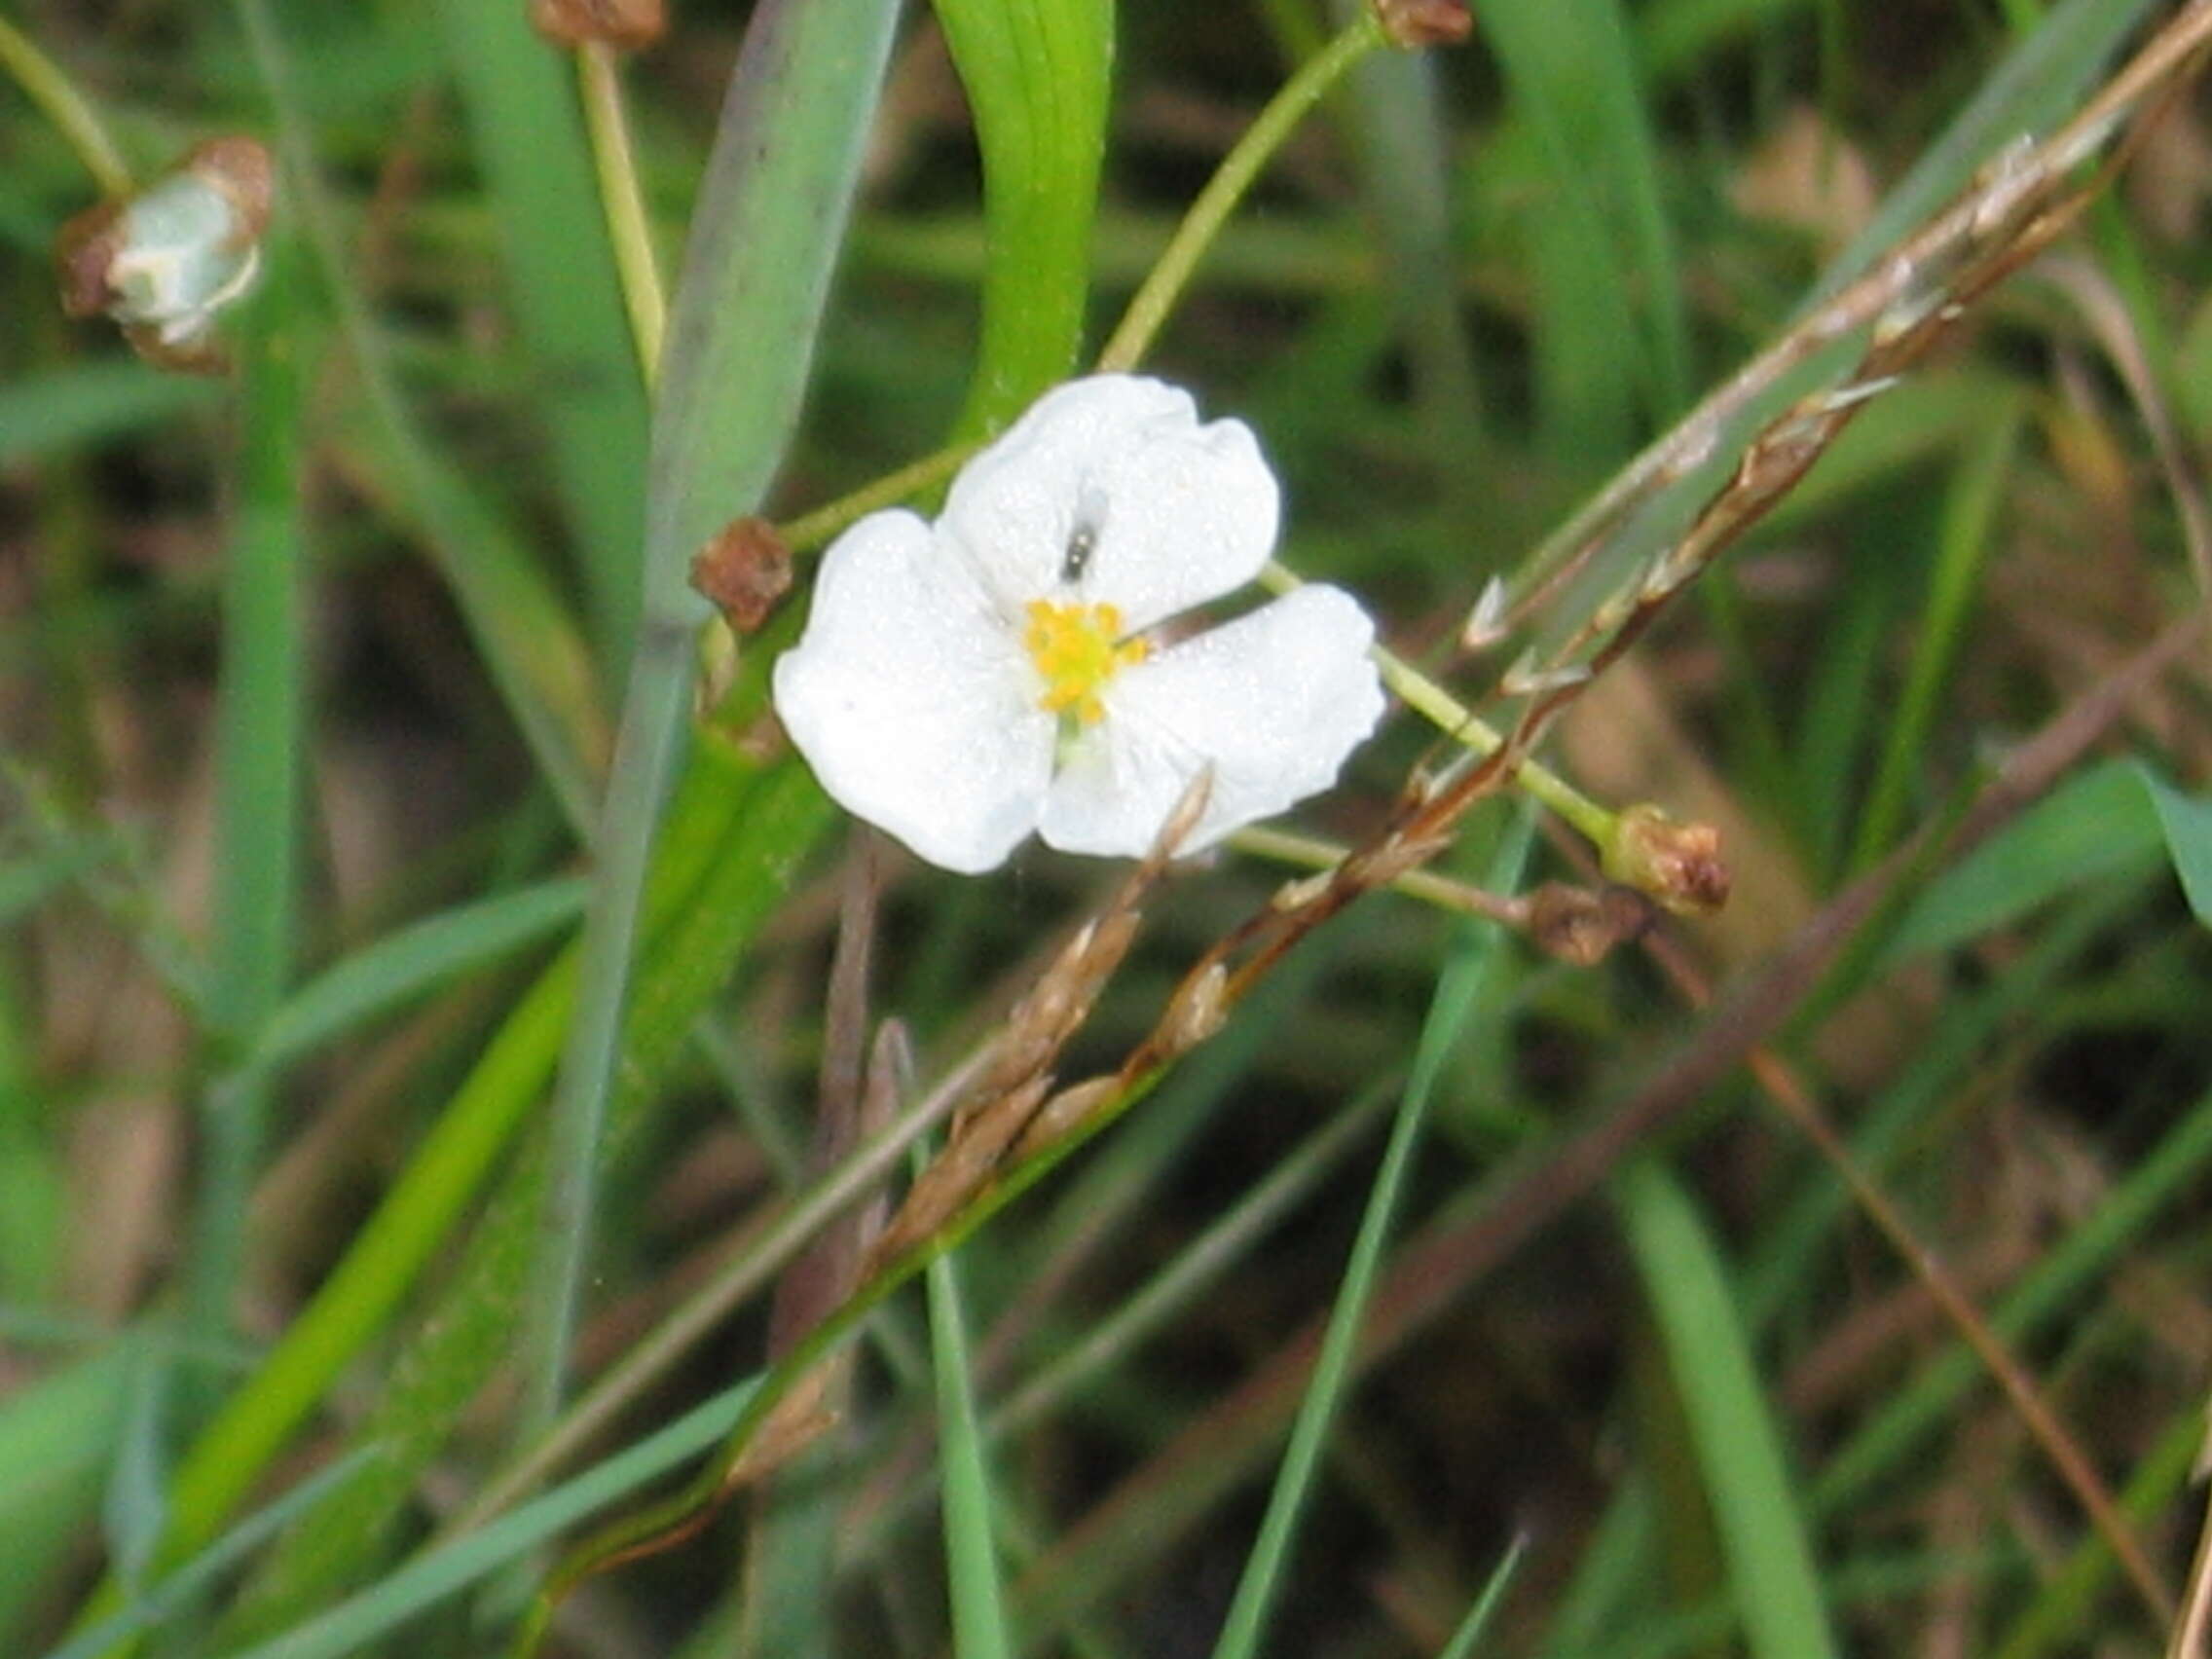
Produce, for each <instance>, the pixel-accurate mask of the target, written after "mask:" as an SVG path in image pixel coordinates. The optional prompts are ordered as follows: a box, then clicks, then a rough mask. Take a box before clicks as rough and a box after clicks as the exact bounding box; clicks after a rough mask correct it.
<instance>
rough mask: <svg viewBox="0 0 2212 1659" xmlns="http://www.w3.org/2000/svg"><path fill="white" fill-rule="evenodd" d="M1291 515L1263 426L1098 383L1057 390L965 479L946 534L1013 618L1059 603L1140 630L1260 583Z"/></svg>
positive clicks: (1133, 383)
mask: <svg viewBox="0 0 2212 1659" xmlns="http://www.w3.org/2000/svg"><path fill="white" fill-rule="evenodd" d="M1280 514H1281V496H1280V492H1279V491H1277V489H1276V487H1275V477H1274V474H1273V473H1272V471H1270V470H1269V468H1268V463H1267V461H1265V460H1264V459H1262V457H1261V455H1260V445H1259V440H1258V439H1256V438H1254V437H1253V436H1252V429H1251V428H1250V427H1249V426H1247V425H1245V424H1243V423H1242V422H1241V421H1215V422H1212V423H1210V424H1203V425H1201V424H1199V422H1198V410H1197V408H1196V406H1194V405H1193V403H1192V402H1191V394H1190V393H1189V392H1187V391H1184V390H1183V389H1182V388H1181V387H1172V386H1169V385H1167V384H1166V383H1164V382H1162V381H1156V380H1147V379H1144V378H1143V377H1141V376H1136V375H1095V376H1092V377H1091V378H1090V379H1088V380H1079V381H1070V382H1069V383H1068V384H1067V385H1065V386H1062V387H1056V388H1054V389H1053V390H1051V391H1049V392H1047V393H1046V394H1045V395H1044V396H1043V397H1041V398H1039V399H1038V400H1037V402H1036V403H1035V404H1033V405H1031V407H1030V409H1029V412H1028V413H1027V414H1025V415H1023V416H1022V417H1021V419H1020V420H1018V421H1016V422H1015V423H1014V424H1013V425H1012V426H1010V427H1009V428H1007V431H1006V433H1005V435H1004V436H1003V437H1001V438H1000V439H999V440H998V442H996V443H994V444H992V445H991V446H990V448H988V449H986V450H984V451H983V452H982V453H981V454H980V455H978V456H977V457H976V458H975V460H973V461H970V462H969V463H968V464H967V466H966V467H965V468H963V469H962V471H961V473H960V476H959V477H958V478H956V479H955V480H954V481H953V485H952V490H951V493H950V494H949V495H948V496H947V497H946V498H945V503H944V513H943V516H942V517H940V519H939V520H938V534H939V535H941V536H944V537H946V538H947V539H948V540H950V541H951V542H952V543H953V544H955V545H956V546H957V547H959V548H960V550H961V552H962V554H963V555H964V556H965V557H966V558H967V559H968V561H969V563H970V565H971V566H972V567H973V568H974V569H975V571H976V572H977V576H978V577H979V579H980V580H981V581H982V582H983V584H984V586H985V587H986V588H987V589H988V590H989V591H990V592H991V594H992V595H993V596H994V597H995V598H996V599H997V600H998V602H999V605H1000V607H1001V608H1002V609H1003V610H1004V611H1005V612H1006V613H1007V614H1008V615H1010V616H1012V615H1014V614H1016V613H1017V612H1018V611H1019V609H1020V608H1021V606H1022V605H1023V604H1025V603H1026V602H1028V601H1029V600H1032V599H1042V598H1045V597H1048V596H1051V595H1055V594H1056V595H1061V596H1064V597H1070V598H1081V599H1082V600H1084V601H1086V602H1089V603H1098V602H1101V601H1103V602H1106V603H1110V604H1113V605H1116V606H1119V607H1120V608H1121V610H1122V615H1123V618H1124V621H1125V622H1126V623H1127V625H1128V627H1129V628H1130V629H1131V630H1132V631H1133V630H1135V629H1139V628H1145V627H1149V626H1150V625H1151V624H1153V623H1155V622H1158V621H1161V620H1162V619H1164V618H1166V617H1169V616H1172V615H1174V614H1175V613H1176V612H1178V611H1181V610H1186V609H1188V608H1190V607H1192V606H1194V605H1198V604H1200V603H1202V602H1204V601H1206V600H1209V599H1214V598H1217V597H1219V596H1220V595H1222V594H1225V593H1228V592H1230V591H1231V590H1233V589H1235V588H1237V587H1240V586H1242V585H1243V584H1244V583H1245V582H1248V581H1250V580H1251V579H1252V577H1253V576H1255V575H1257V574H1258V573H1259V570H1260V567H1261V566H1262V565H1264V564H1266V563H1267V559H1268V555H1269V553H1271V552H1272V550H1273V548H1274V543H1275V529H1276V524H1277V520H1278V518H1279V516H1280ZM1079 567H1080V569H1079Z"/></svg>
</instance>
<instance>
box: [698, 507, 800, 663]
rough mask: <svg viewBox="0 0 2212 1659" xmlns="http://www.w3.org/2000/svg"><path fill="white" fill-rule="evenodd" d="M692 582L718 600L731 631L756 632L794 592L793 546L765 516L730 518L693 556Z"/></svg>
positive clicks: (741, 633) (738, 632)
mask: <svg viewBox="0 0 2212 1659" xmlns="http://www.w3.org/2000/svg"><path fill="white" fill-rule="evenodd" d="M691 585H692V586H693V587H694V588H696V589H698V590H699V592H701V593H703V594H705V595H706V596H707V598H708V599H710V600H712V601H713V602H714V605H715V608H716V609H718V610H719V611H720V612H721V613H722V619H723V620H724V621H726V622H727V623H728V624H729V627H730V632H731V633H733V634H737V635H740V636H742V635H746V634H751V633H756V632H757V631H758V629H759V627H760V625H761V624H762V623H763V622H765V621H767V620H768V617H769V614H770V612H772V611H773V610H774V609H775V608H776V606H777V603H778V602H779V601H780V600H782V598H783V597H784V595H785V594H787V593H789V592H791V587H792V550H791V549H790V548H789V547H786V546H785V545H784V541H783V537H781V536H779V535H777V534H776V527H775V526H774V525H772V524H770V523H769V522H768V521H767V520H766V519H764V518H741V519H732V520H730V522H729V523H728V524H725V525H724V526H722V528H721V529H720V530H719V531H717V532H716V533H715V535H714V536H713V538H712V539H710V540H709V541H708V543H707V545H706V546H704V547H702V548H700V549H699V551H698V552H697V553H696V554H694V555H692V559H691Z"/></svg>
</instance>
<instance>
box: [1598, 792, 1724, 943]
mask: <svg viewBox="0 0 2212 1659" xmlns="http://www.w3.org/2000/svg"><path fill="white" fill-rule="evenodd" d="M1604 865H1605V874H1606V875H1608V876H1610V877H1611V878H1612V879H1613V880H1615V881H1617V882H1619V883H1621V885H1622V886H1624V887H1633V888H1635V889H1636V890H1637V892H1639V893H1641V894H1643V895H1644V896H1645V897H1646V898H1648V899H1652V900H1655V901H1656V902H1657V903H1660V904H1662V905H1664V906H1665V907H1666V908H1668V909H1670V910H1672V911H1674V912H1675V914H1677V916H1710V915H1712V914H1713V913H1714V911H1715V910H1717V909H1719V908H1720V906H1721V905H1723V904H1725V903H1727V902H1728V889H1729V887H1730V885H1731V884H1732V881H1733V877H1732V876H1731V875H1730V873H1729V869H1728V866H1727V865H1726V864H1725V863H1724V862H1723V861H1722V859H1721V857H1720V831H1719V830H1715V829H1714V827H1713V826H1712V825H1710V824H1684V823H1682V822H1680V821H1679V820H1678V819H1676V818H1674V817H1671V816H1670V815H1669V814H1667V813H1666V812H1665V811H1663V810H1661V809H1660V808H1659V807H1656V806H1652V805H1649V804H1647V803H1646V804H1640V805H1637V806H1631V807H1626V808H1624V809H1623V810H1622V812H1621V816H1620V826H1619V828H1618V829H1617V830H1615V831H1614V834H1613V844H1612V845H1611V846H1610V847H1608V848H1606V849H1605V859H1604Z"/></svg>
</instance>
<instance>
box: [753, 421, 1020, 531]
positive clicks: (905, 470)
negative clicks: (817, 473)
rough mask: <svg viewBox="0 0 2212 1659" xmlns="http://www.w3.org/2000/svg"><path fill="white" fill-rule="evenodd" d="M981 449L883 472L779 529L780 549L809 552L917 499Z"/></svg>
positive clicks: (965, 446)
mask: <svg viewBox="0 0 2212 1659" xmlns="http://www.w3.org/2000/svg"><path fill="white" fill-rule="evenodd" d="M980 448H982V444H981V442H980V441H979V440H978V441H976V442H970V443H960V444H952V445H948V446H947V447H946V448H944V449H940V450H938V451H936V452H934V453H933V454H930V455H925V456H923V457H922V459H921V460H919V461H908V462H907V463H906V464H905V465H904V466H902V467H901V468H899V470H898V471H896V472H886V473H885V474H884V475H883V476H882V477H881V478H878V479H877V480H876V481H875V482H874V483H872V484H864V485H862V486H861V488H859V489H858V490H855V491H853V492H852V493H851V494H850V495H848V496H841V497H839V498H837V499H836V500H834V501H831V502H830V504H829V505H828V506H826V507H817V508H815V509H814V511H812V512H810V513H808V514H806V515H805V516H804V517H801V518H795V519H793V520H792V521H791V522H790V523H789V524H786V525H784V526H782V527H781V528H780V529H779V530H778V532H777V534H778V535H781V536H782V538H783V542H784V545H785V546H787V547H789V548H790V549H791V550H792V551H793V553H805V552H810V551H812V550H813V549H814V548H817V547H820V546H822V545H823V544H824V543H825V542H827V541H829V540H830V538H831V537H832V536H834V535H837V533H838V532H839V531H841V530H843V529H845V528H846V527H847V526H848V525H851V524H853V523H855V522H857V521H858V520H860V519H864V518H866V516H867V515H868V514H869V513H872V512H875V511H878V510H879V509H881V508H884V507H895V506H897V505H898V504H899V503H900V502H901V501H903V500H905V499H906V498H909V497H912V496H919V495H920V494H922V492H923V491H925V490H928V489H930V488H931V487H932V486H933V485H938V484H942V483H943V482H944V481H945V480H946V479H948V478H950V477H951V476H952V475H953V474H954V473H955V472H958V471H959V470H960V465H961V462H963V461H966V460H967V459H968V458H969V457H970V456H972V455H974V454H975V453H976V452H977V450H978V449H980Z"/></svg>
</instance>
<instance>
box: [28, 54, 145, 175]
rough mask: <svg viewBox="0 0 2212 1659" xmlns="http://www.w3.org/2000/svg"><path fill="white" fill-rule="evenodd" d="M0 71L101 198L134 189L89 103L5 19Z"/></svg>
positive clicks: (121, 161)
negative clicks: (50, 127) (49, 125)
mask: <svg viewBox="0 0 2212 1659" xmlns="http://www.w3.org/2000/svg"><path fill="white" fill-rule="evenodd" d="M0 69H5V70H6V71H7V72H8V73H9V74H10V75H12V76H14V77H15V80H16V84H17V85H18V87H20V88H22V89H23V92H24V95H25V96H27V97H28V98H29V99H30V100H31V102H33V103H35V104H36V105H38V107H39V108H40V109H41V110H43V111H45V112H46V118H47V120H49V121H51V122H53V123H54V125H55V129H57V130H58V131H59V132H60V134H61V136H62V137H63V138H64V139H66V140H67V141H68V144H69V148H71V149H72V150H74V151H76V152H77V159H78V160H79V161H80V162H82V163H84V165H85V170H86V171H87V172H89V173H91V174H92V182H93V183H95V184H97V185H98V186H99V187H100V194H101V195H102V196H108V197H113V198H115V199H117V200H118V201H120V200H121V199H122V198H124V197H127V196H129V195H130V194H131V192H132V191H133V190H134V189H135V188H136V186H134V185H133V184H132V183H131V182H130V168H129V166H127V165H125V163H124V160H123V152H122V151H120V150H118V149H117V148H116V147H115V140H114V139H112V138H110V137H109V136H108V134H107V129H106V128H105V127H102V126H101V125H100V118H99V115H98V114H97V112H95V111H94V110H93V108H92V104H91V102H90V101H89V100H88V99H87V98H86V97H85V95H84V94H83V93H82V92H78V90H77V86H76V83H75V82H73V81H71V80H70V79H69V77H68V76H67V75H65V74H64V73H62V70H61V66H60V65H59V64H57V63H55V61H54V59H53V58H51V57H49V56H47V55H46V54H45V53H43V52H41V51H39V49H38V47H37V46H36V45H35V44H34V43H33V42H32V40H31V38H30V36H28V35H26V34H24V33H23V32H22V30H20V29H18V28H17V27H16V25H15V24H14V23H11V22H9V21H8V20H7V19H6V18H0Z"/></svg>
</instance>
